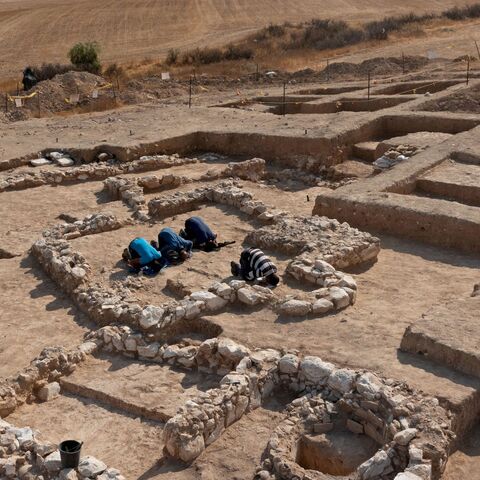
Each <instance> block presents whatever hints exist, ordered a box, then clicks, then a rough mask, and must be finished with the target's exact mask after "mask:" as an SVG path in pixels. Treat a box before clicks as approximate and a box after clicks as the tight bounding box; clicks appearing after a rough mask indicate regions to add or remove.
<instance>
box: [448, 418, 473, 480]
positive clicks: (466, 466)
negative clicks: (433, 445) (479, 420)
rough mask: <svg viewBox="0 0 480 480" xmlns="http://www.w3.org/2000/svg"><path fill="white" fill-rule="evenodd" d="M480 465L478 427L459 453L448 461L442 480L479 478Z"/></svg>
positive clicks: (454, 454)
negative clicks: (479, 469)
mask: <svg viewBox="0 0 480 480" xmlns="http://www.w3.org/2000/svg"><path fill="white" fill-rule="evenodd" d="M479 463H480V426H478V425H477V426H476V427H475V428H474V429H473V431H472V432H471V433H470V434H469V436H468V438H467V440H466V441H465V442H464V443H463V445H462V446H461V447H460V449H459V450H458V451H456V452H455V453H453V454H452V455H451V456H450V459H449V460H448V464H447V468H446V470H445V473H444V474H443V477H442V480H465V479H467V478H468V479H472V480H473V479H474V478H477V477H478V466H479Z"/></svg>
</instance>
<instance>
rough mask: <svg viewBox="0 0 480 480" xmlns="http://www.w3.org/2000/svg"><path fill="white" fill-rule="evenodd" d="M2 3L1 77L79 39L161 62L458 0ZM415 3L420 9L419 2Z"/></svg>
mask: <svg viewBox="0 0 480 480" xmlns="http://www.w3.org/2000/svg"><path fill="white" fill-rule="evenodd" d="M398 3H399V2H397V1H396V0H395V1H394V0H386V1H383V2H378V1H371V0H357V1H355V0H302V1H301V2H298V1H297V0H227V1H225V0H104V1H98V0H79V1H76V2H72V1H71V0H0V76H7V75H12V74H17V75H18V72H19V70H21V69H22V68H23V67H24V66H25V65H26V64H29V63H41V62H42V61H48V62H51V61H59V62H64V61H65V60H66V54H67V52H68V49H69V47H71V45H72V44H74V43H75V42H77V41H85V40H96V41H98V42H99V43H100V44H101V45H102V60H103V61H105V62H111V61H128V60H141V59H142V58H144V57H152V58H154V59H155V58H157V57H158V58H162V57H163V56H164V55H165V53H166V51H167V50H168V49H169V48H172V47H176V48H187V47H192V46H197V45H201V46H203V45H223V44H225V43H227V42H228V41H230V40H234V39H237V38H239V37H241V36H243V35H245V34H247V33H250V32H251V31H253V30H255V29H256V28H258V27H262V26H265V25H267V24H269V23H270V22H284V21H286V20H289V21H292V22H296V21H300V20H306V19H310V18H313V17H323V18H327V17H332V18H333V17H334V18H342V19H345V20H352V21H365V20H372V19H375V18H380V17H382V16H384V15H392V14H395V15H396V14H401V13H405V12H410V11H412V10H414V11H415V12H416V13H420V12H422V11H440V10H444V9H446V8H449V7H451V6H454V5H463V4H465V3H475V1H470V2H468V1H464V0H438V1H436V2H429V3H424V2H418V1H417V0H405V1H403V2H401V6H399V5H398ZM419 4H420V5H419Z"/></svg>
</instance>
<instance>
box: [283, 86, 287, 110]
mask: <svg viewBox="0 0 480 480" xmlns="http://www.w3.org/2000/svg"><path fill="white" fill-rule="evenodd" d="M286 88H287V83H286V82H283V115H284V116H285V114H286V113H287V104H286V95H285V91H286Z"/></svg>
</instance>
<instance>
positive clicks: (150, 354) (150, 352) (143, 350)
mask: <svg viewBox="0 0 480 480" xmlns="http://www.w3.org/2000/svg"><path fill="white" fill-rule="evenodd" d="M159 348H160V345H159V344H158V343H156V342H155V343H150V344H149V345H145V346H140V345H139V346H138V347H137V352H138V355H139V356H140V357H144V358H155V356H156V355H157V353H158V350H159Z"/></svg>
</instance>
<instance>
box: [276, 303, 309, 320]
mask: <svg viewBox="0 0 480 480" xmlns="http://www.w3.org/2000/svg"><path fill="white" fill-rule="evenodd" d="M311 308H312V304H311V303H310V302H307V301H305V300H288V301H287V302H285V303H283V304H282V305H280V307H279V313H280V314H283V315H288V316H291V317H303V316H305V315H308V313H309V312H310V310H311Z"/></svg>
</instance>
